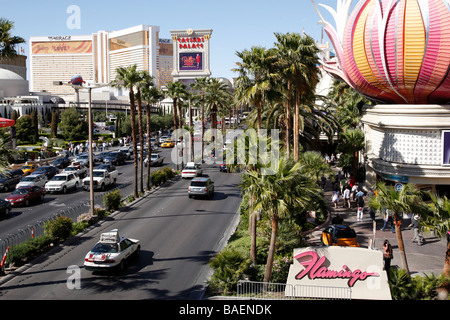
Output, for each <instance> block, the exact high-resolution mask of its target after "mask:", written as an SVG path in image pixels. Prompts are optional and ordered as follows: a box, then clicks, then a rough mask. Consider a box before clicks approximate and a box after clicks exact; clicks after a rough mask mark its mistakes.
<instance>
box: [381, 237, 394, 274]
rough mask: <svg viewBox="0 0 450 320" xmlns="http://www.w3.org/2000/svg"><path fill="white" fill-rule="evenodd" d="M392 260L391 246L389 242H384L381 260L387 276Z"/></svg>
mask: <svg viewBox="0 0 450 320" xmlns="http://www.w3.org/2000/svg"><path fill="white" fill-rule="evenodd" d="M393 258H394V253H393V252H392V246H391V244H390V243H389V240H388V239H386V240H384V243H383V260H384V270H386V273H388V274H389V269H390V268H391V260H392V259H393Z"/></svg>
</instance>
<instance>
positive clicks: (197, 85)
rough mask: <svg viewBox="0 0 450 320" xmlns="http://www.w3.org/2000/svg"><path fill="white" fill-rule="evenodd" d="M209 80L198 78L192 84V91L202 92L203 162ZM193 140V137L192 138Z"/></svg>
mask: <svg viewBox="0 0 450 320" xmlns="http://www.w3.org/2000/svg"><path fill="white" fill-rule="evenodd" d="M209 81H210V80H209V78H206V77H203V78H196V79H195V82H194V83H193V84H191V87H192V89H194V90H196V91H198V92H200V98H199V101H198V102H199V104H200V107H201V110H202V111H201V114H202V116H201V118H202V138H201V139H202V160H203V152H204V148H205V144H204V141H203V135H204V134H205V103H204V102H205V92H206V90H207V87H208V85H209ZM192 138H193V137H192Z"/></svg>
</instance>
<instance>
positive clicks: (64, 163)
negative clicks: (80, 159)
mask: <svg viewBox="0 0 450 320" xmlns="http://www.w3.org/2000/svg"><path fill="white" fill-rule="evenodd" d="M69 165H70V159H69V158H58V159H56V160H55V161H53V162H52V166H54V167H57V168H58V169H65V168H67V167H68V166H69Z"/></svg>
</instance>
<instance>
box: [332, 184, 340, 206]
mask: <svg viewBox="0 0 450 320" xmlns="http://www.w3.org/2000/svg"><path fill="white" fill-rule="evenodd" d="M339 200H340V198H339V188H335V189H334V191H333V196H332V198H331V201H333V203H334V208H335V209H336V208H337V205H338V202H339Z"/></svg>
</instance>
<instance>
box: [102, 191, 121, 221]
mask: <svg viewBox="0 0 450 320" xmlns="http://www.w3.org/2000/svg"><path fill="white" fill-rule="evenodd" d="M121 199H122V198H121V196H120V191H119V190H114V191H112V192H110V193H108V194H106V195H105V196H104V197H103V205H104V206H105V209H106V210H108V211H116V210H117V209H119V207H120V200H121ZM99 218H100V217H99Z"/></svg>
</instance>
